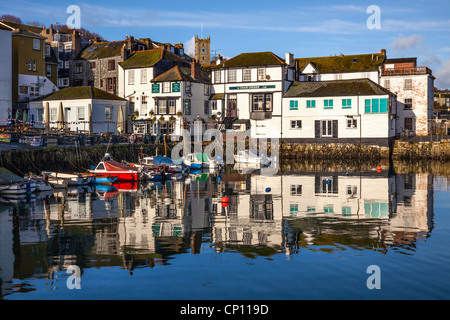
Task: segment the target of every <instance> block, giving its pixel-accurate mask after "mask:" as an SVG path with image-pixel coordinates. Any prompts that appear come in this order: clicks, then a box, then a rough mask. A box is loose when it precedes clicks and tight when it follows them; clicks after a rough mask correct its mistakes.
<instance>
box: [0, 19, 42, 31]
mask: <svg viewBox="0 0 450 320" xmlns="http://www.w3.org/2000/svg"><path fill="white" fill-rule="evenodd" d="M1 22H2V23H3V24H5V25H7V26H9V27H11V28H13V29H19V28H20V29H22V30H26V31H30V32H33V33H38V34H41V32H42V28H41V27H35V26H29V25H26V24H20V23H14V22H7V21H1Z"/></svg>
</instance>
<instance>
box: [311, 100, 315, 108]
mask: <svg viewBox="0 0 450 320" xmlns="http://www.w3.org/2000/svg"><path fill="white" fill-rule="evenodd" d="M312 107H313V108H315V107H316V100H313V101H312Z"/></svg>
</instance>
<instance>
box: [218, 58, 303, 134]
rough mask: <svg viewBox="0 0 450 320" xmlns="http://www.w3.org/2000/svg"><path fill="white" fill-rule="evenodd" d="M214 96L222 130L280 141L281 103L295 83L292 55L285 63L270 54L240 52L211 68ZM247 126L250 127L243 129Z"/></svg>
mask: <svg viewBox="0 0 450 320" xmlns="http://www.w3.org/2000/svg"><path fill="white" fill-rule="evenodd" d="M211 82H212V93H213V96H212V98H211V101H212V103H213V104H214V105H217V107H216V108H218V109H219V110H220V108H221V115H222V118H221V121H222V124H223V127H224V129H233V123H234V122H235V121H236V120H238V123H237V125H238V127H240V129H245V130H248V129H251V130H252V131H251V136H252V138H280V137H281V136H282V134H283V132H282V127H281V119H282V116H283V113H282V100H283V95H284V93H285V92H286V90H287V89H288V88H289V86H290V85H291V84H292V83H293V82H294V60H293V55H292V54H290V53H287V54H286V60H283V59H281V58H280V57H278V56H276V55H275V54H273V53H272V52H254V53H242V54H240V55H238V56H236V57H234V58H231V59H229V60H226V61H225V62H222V63H219V64H218V65H215V66H212V67H211ZM242 123H250V128H248V127H246V126H242Z"/></svg>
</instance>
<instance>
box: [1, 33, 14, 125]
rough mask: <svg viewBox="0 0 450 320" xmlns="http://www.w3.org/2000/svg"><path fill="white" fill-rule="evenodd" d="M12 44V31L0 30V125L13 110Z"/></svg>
mask: <svg viewBox="0 0 450 320" xmlns="http://www.w3.org/2000/svg"><path fill="white" fill-rule="evenodd" d="M11 46H12V43H11V31H9V30H3V29H0V47H1V48H2V49H1V50H0V70H1V72H0V125H4V124H6V122H2V120H6V119H8V114H9V111H10V110H11V109H12V48H11Z"/></svg>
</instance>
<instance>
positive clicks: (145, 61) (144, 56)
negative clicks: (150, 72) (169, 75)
mask: <svg viewBox="0 0 450 320" xmlns="http://www.w3.org/2000/svg"><path fill="white" fill-rule="evenodd" d="M161 60H173V61H183V60H182V59H181V58H180V57H178V56H177V55H175V54H173V53H171V52H169V51H167V50H164V49H152V50H143V51H136V52H134V53H133V54H132V55H131V56H130V57H129V58H128V59H127V60H125V61H124V62H122V63H120V65H121V66H122V68H124V69H133V68H148V67H153V66H154V65H155V64H157V63H158V62H159V61H161Z"/></svg>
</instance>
